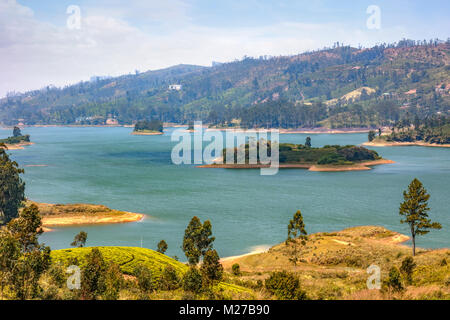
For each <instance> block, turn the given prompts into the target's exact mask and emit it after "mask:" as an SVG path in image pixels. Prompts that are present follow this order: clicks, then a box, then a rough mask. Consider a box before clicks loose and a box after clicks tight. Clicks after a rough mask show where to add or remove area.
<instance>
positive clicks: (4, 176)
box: [0, 144, 25, 225]
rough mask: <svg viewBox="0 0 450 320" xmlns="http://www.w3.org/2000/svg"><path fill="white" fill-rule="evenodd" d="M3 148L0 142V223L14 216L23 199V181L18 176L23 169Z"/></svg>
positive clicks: (17, 212)
mask: <svg viewBox="0 0 450 320" xmlns="http://www.w3.org/2000/svg"><path fill="white" fill-rule="evenodd" d="M5 149H6V146H5V145H4V144H3V145H1V144H0V225H2V224H6V223H8V222H9V221H11V220H12V219H14V218H16V217H17V216H18V214H19V207H20V206H21V204H22V201H24V200H25V183H24V182H23V181H22V179H21V178H20V174H22V173H24V170H23V169H20V168H19V165H18V164H17V162H15V161H11V160H10V159H9V156H8V154H7V153H6V151H5Z"/></svg>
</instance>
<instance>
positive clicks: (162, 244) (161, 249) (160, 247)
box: [156, 240, 169, 254]
mask: <svg viewBox="0 0 450 320" xmlns="http://www.w3.org/2000/svg"><path fill="white" fill-rule="evenodd" d="M168 247H169V246H168V245H167V242H166V241H164V240H161V241H160V242H158V249H157V250H156V251H158V252H159V253H162V254H164V253H165V252H166V251H167V248H168Z"/></svg>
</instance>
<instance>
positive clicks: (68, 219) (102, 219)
mask: <svg viewBox="0 0 450 320" xmlns="http://www.w3.org/2000/svg"><path fill="white" fill-rule="evenodd" d="M143 218H144V214H141V213H134V212H124V214H122V215H120V216H102V215H99V216H88V215H76V216H70V215H65V216H44V217H42V226H43V227H44V228H48V227H64V226H74V225H92V224H116V223H128V222H136V221H141V220H142V219H143ZM50 229H51V228H50Z"/></svg>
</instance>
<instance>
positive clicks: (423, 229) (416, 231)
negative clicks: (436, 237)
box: [399, 179, 442, 256]
mask: <svg viewBox="0 0 450 320" xmlns="http://www.w3.org/2000/svg"><path fill="white" fill-rule="evenodd" d="M403 198H404V200H405V201H404V202H403V203H401V204H400V209H399V214H400V215H401V216H404V217H405V219H402V220H400V222H401V223H407V224H408V225H409V228H410V230H411V237H412V244H413V249H412V250H413V256H415V255H416V236H418V235H424V234H427V233H428V232H430V230H429V229H441V228H442V226H441V224H440V223H438V222H431V219H429V218H428V211H429V210H430V208H429V207H428V199H430V195H429V194H428V193H427V190H426V189H425V188H424V187H423V185H422V182H420V181H419V180H418V179H414V180H413V181H412V182H411V184H410V185H409V186H408V192H406V191H404V192H403Z"/></svg>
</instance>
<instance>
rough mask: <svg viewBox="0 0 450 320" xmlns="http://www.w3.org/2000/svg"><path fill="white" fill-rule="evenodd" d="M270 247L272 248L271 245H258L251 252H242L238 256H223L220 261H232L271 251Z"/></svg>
mask: <svg viewBox="0 0 450 320" xmlns="http://www.w3.org/2000/svg"><path fill="white" fill-rule="evenodd" d="M269 249H270V246H259V247H256V248H255V249H254V250H252V251H250V252H249V253H244V254H240V255H237V256H230V257H224V258H221V259H220V261H221V262H229V263H232V262H233V261H234V260H238V259H240V258H243V257H248V256H252V255H255V254H261V253H266V252H267V251H269Z"/></svg>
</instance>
